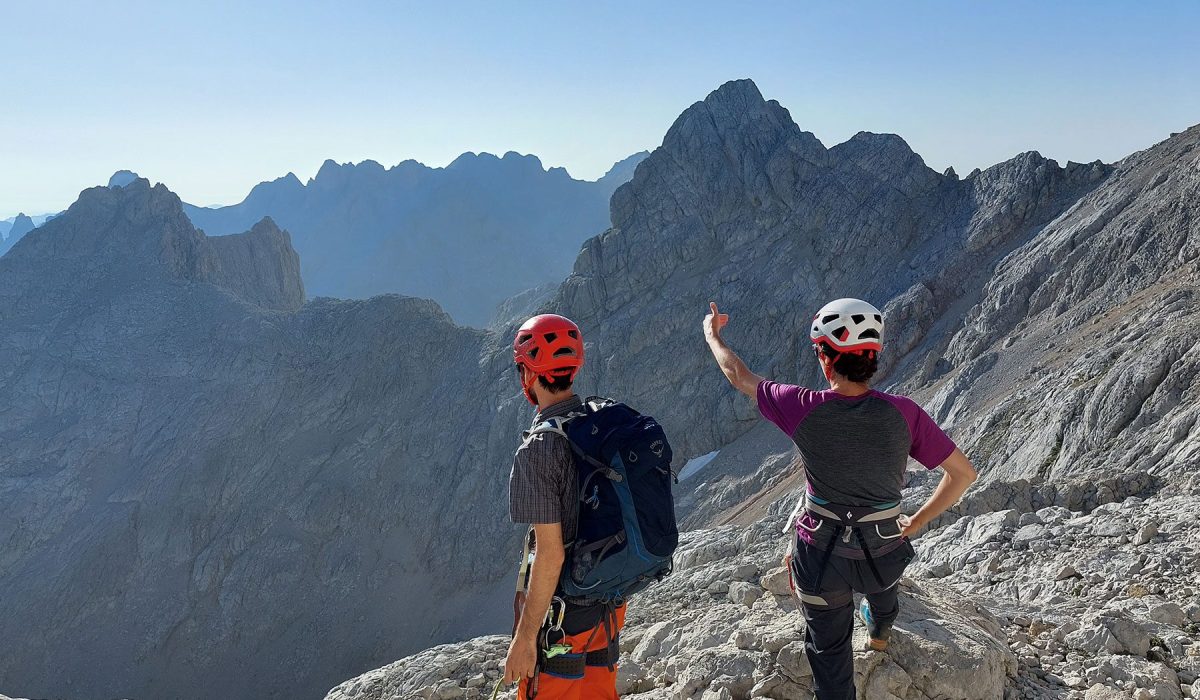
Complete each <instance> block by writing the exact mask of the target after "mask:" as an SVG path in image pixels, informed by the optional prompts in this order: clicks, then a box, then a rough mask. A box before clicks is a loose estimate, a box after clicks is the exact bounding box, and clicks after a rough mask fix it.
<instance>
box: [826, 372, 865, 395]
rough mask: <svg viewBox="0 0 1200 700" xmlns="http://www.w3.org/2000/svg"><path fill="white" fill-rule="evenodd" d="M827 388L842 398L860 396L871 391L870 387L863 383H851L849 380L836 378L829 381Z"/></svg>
mask: <svg viewBox="0 0 1200 700" xmlns="http://www.w3.org/2000/svg"><path fill="white" fill-rule="evenodd" d="M829 388H830V389H832V390H834V391H836V392H837V393H839V394H841V395H842V396H862V395H863V394H865V393H867V392H869V391H870V390H871V387H869V386H867V385H866V384H864V383H863V382H852V381H850V380H849V379H842V378H840V377H837V376H834V377H833V378H831V379H830V380H829Z"/></svg>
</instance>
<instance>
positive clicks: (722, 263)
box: [548, 81, 1112, 522]
mask: <svg viewBox="0 0 1200 700" xmlns="http://www.w3.org/2000/svg"><path fill="white" fill-rule="evenodd" d="M1111 171H1112V168H1110V167H1109V166H1104V165H1101V164H1092V165H1076V164H1070V165H1068V167H1065V168H1064V167H1060V166H1059V165H1058V164H1057V163H1055V162H1054V161H1051V160H1047V159H1045V158H1043V157H1041V156H1040V155H1038V154H1036V153H1024V154H1021V155H1019V156H1017V157H1015V158H1013V159H1012V160H1010V161H1007V162H1004V163H1001V164H999V165H996V166H994V167H992V168H989V169H988V170H986V171H984V172H982V173H980V174H978V175H976V176H974V177H972V178H969V179H967V180H958V179H957V178H952V177H947V176H944V175H940V174H938V173H936V172H934V171H933V170H931V169H930V168H928V167H927V166H925V164H924V163H923V162H922V161H921V159H920V157H919V156H917V155H916V154H915V153H913V152H912V151H911V149H909V148H908V146H907V145H906V144H905V143H904V141H903V140H902V139H900V138H899V137H897V136H894V135H885V134H868V133H860V134H858V135H856V136H855V137H853V138H852V139H850V141H848V142H846V143H844V144H840V145H838V146H835V147H833V148H828V149H827V148H826V147H825V146H823V145H822V144H821V143H820V142H819V141H818V140H817V139H816V138H815V137H814V136H813V135H812V134H810V133H807V132H804V131H802V130H801V129H800V128H799V127H798V126H797V125H796V124H795V123H794V122H793V121H792V119H791V117H790V115H789V114H788V112H787V110H786V109H784V108H783V107H781V106H780V105H779V104H778V103H776V102H774V101H767V100H764V99H763V98H762V96H761V95H760V94H759V92H758V89H757V88H756V87H755V86H754V84H753V83H751V82H750V81H734V82H731V83H727V84H725V85H723V86H721V88H719V89H718V90H716V91H714V92H713V93H712V94H711V95H709V96H708V98H707V99H705V100H704V101H703V102H699V103H696V104H695V105H693V106H692V107H690V108H688V109H687V110H686V111H685V112H684V113H683V114H682V115H681V116H680V117H679V119H678V120H677V121H676V122H675V124H674V125H673V126H672V127H671V129H670V131H668V133H667V135H666V137H665V138H664V140H663V144H662V146H661V147H660V148H658V149H656V150H655V151H654V152H653V153H651V155H650V157H649V158H647V159H646V160H645V161H644V162H642V163H641V165H640V166H639V167H638V169H637V172H636V173H635V175H634V177H633V179H632V180H631V181H630V182H629V183H628V184H626V185H624V186H622V187H621V188H619V189H618V190H617V191H616V193H615V194H614V195H613V199H612V223H613V228H612V229H610V230H609V231H607V232H605V233H603V234H601V235H600V236H598V237H596V238H594V239H592V240H590V241H588V242H587V243H586V244H585V246H584V249H583V252H582V253H581V254H580V257H579V259H578V261H577V262H576V265H575V272H574V274H573V275H572V276H571V277H569V278H568V279H567V280H566V281H565V282H564V283H563V285H562V287H561V288H560V291H559V295H558V298H557V299H556V300H555V301H554V303H553V304H551V305H548V306H550V307H553V308H554V309H556V310H558V311H559V312H562V313H566V314H567V315H569V316H571V317H572V318H574V319H575V320H576V321H578V322H579V323H580V324H581V325H582V327H583V328H585V329H587V332H588V337H589V338H590V339H591V340H590V343H591V345H590V347H589V353H590V355H589V356H590V357H592V358H597V359H595V360H593V361H592V362H591V363H590V364H589V366H588V369H587V370H586V372H585V379H584V381H585V382H594V383H595V386H598V387H601V388H603V390H604V391H606V392H608V393H613V394H617V395H620V396H622V397H624V398H626V399H627V400H628V401H630V402H631V403H632V404H633V405H635V406H637V407H639V409H641V410H644V411H647V412H650V413H653V414H654V415H656V416H659V417H660V418H661V420H662V421H663V422H664V425H665V426H666V427H667V429H668V433H669V434H670V435H671V438H672V444H673V445H674V446H675V447H676V452H677V454H679V455H680V456H681V457H683V458H690V457H695V456H698V455H702V454H706V453H708V452H710V451H712V450H714V449H717V448H720V447H722V446H725V445H728V444H731V443H733V442H734V441H735V440H737V439H738V438H739V437H741V436H743V435H745V434H747V432H748V431H749V430H750V429H751V427H752V426H754V425H755V424H756V423H757V421H758V418H757V414H756V411H755V410H754V407H753V405H752V404H751V403H750V402H749V401H747V400H745V399H744V398H742V397H741V396H740V395H737V394H736V393H735V392H733V390H732V389H730V388H729V386H728V385H727V383H726V382H725V379H724V378H723V377H722V376H721V375H720V373H719V372H717V371H715V369H714V367H713V365H712V359H711V357H709V355H708V352H707V349H706V348H705V347H704V344H703V342H702V341H701V340H700V335H699V323H700V319H701V318H702V316H703V314H704V313H705V311H706V309H707V303H708V301H709V300H716V301H717V302H719V303H720V305H721V308H722V310H723V311H726V312H728V313H729V314H730V315H731V319H732V320H731V321H730V325H729V326H728V328H727V330H726V337H727V339H728V340H729V342H730V343H731V344H732V345H733V347H734V348H736V349H737V350H738V352H739V353H740V354H741V355H742V356H743V357H744V358H745V359H746V361H747V363H748V364H749V365H750V366H751V367H752V368H753V369H755V371H757V372H759V373H760V374H764V375H766V376H768V377H772V378H775V379H778V380H782V381H790V382H797V383H802V384H809V385H811V386H818V385H819V384H820V382H821V381H823V380H821V379H820V378H819V375H818V374H817V371H816V363H815V362H814V360H813V358H812V352H811V350H810V349H809V341H808V334H807V328H808V322H809V320H810V319H811V315H812V313H813V312H814V311H815V310H816V309H817V308H819V307H820V306H821V305H822V304H823V303H824V302H825V301H827V300H828V299H830V298H835V297H838V296H855V297H861V298H865V299H868V300H873V301H874V302H875V303H877V304H878V305H879V306H881V307H884V306H886V311H887V313H888V317H889V318H894V319H895V322H894V323H892V325H891V326H890V328H891V329H892V330H889V331H888V333H889V335H888V343H889V346H888V347H889V349H888V350H887V352H885V355H884V358H885V359H884V374H883V375H882V376H881V381H882V383H883V386H887V385H889V383H891V384H895V383H900V382H903V383H902V384H900V385H901V386H902V387H903V388H905V389H906V390H911V391H914V392H915V393H916V394H917V396H918V398H923V400H925V401H927V402H928V401H930V397H932V396H933V395H934V394H935V393H936V391H937V389H938V388H939V387H941V386H942V385H943V384H944V383H945V381H946V379H945V377H944V375H946V373H947V372H949V371H950V370H952V369H955V368H956V367H955V365H954V364H953V362H952V361H951V360H942V356H943V354H944V352H945V350H944V348H945V345H946V343H947V342H948V340H949V339H950V338H951V337H952V336H953V335H954V334H955V332H956V331H957V330H959V329H960V328H961V327H962V323H963V317H964V315H966V314H967V312H968V311H969V310H970V309H971V308H972V307H973V305H975V304H976V303H978V302H979V301H980V300H981V299H982V298H983V295H984V289H985V286H986V284H987V283H988V280H989V279H990V277H991V276H992V274H993V273H994V271H995V270H996V267H997V265H999V264H1000V262H1001V261H1002V260H1005V259H1007V258H1009V257H1011V256H1012V255H1015V253H1014V252H1013V251H1014V250H1017V249H1018V248H1020V247H1021V246H1023V245H1026V244H1029V245H1032V243H1031V241H1037V240H1041V238H1040V237H1041V236H1043V235H1044V230H1045V227H1046V225H1047V224H1048V223H1049V222H1051V221H1053V220H1054V219H1055V217H1058V216H1060V215H1063V213H1064V212H1065V211H1067V210H1068V209H1070V208H1071V207H1072V206H1073V205H1074V204H1075V203H1076V202H1077V201H1079V198H1080V197H1081V196H1083V195H1084V194H1086V193H1088V192H1090V191H1092V190H1094V189H1095V188H1097V187H1098V186H1100V185H1101V183H1104V182H1106V181H1107V180H1108V179H1109V178H1110V177H1111V175H1110V172H1111ZM948 357H951V358H953V357H955V356H954V355H952V354H951V355H950V356H948ZM1018 361H1019V360H1018ZM1030 363H1032V360H1030V359H1029V358H1028V357H1026V365H1025V366H1026V367H1027V366H1028V364H1030ZM964 371H965V370H963V369H961V368H960V369H958V371H957V372H955V375H956V376H957V375H958V374H963V372H964ZM981 371H982V370H981V369H979V370H973V371H972V372H971V373H970V374H969V375H965V374H964V376H963V379H962V380H960V381H963V382H966V381H968V377H975V376H976V375H977V374H978V373H979V372H981ZM965 410H970V409H969V408H966V409H965ZM973 415H975V416H976V417H979V416H985V415H988V413H987V412H979V413H978V414H973ZM942 417H949V418H953V415H949V416H946V415H943V416H942ZM950 422H951V423H953V421H952V420H951V421H950ZM957 435H958V433H956V436H957ZM962 437H963V438H969V434H968V432H967V431H966V430H964V431H962ZM979 439H982V436H981V437H980V438H979ZM1013 441H1014V444H1015V442H1016V436H1015V435H1014V436H1013ZM963 442H964V446H968V447H969V446H970V445H971V440H970V439H964V440H963ZM768 457H769V455H767V454H763V455H761V459H759V460H758V462H759V464H760V465H761V464H762V463H765V462H766V461H767V460H768ZM1043 458H1044V455H1043ZM753 466H758V465H754V464H753V463H752V462H746V461H743V462H741V463H740V464H739V465H737V466H736V467H733V468H735V469H738V470H741V471H743V472H744V471H745V470H746V469H748V468H751V467H753ZM706 472H708V473H709V474H710V478H708V479H706V481H707V483H708V485H709V486H710V488H709V489H708V492H709V493H708V494H707V495H706V496H704V497H702V498H698V499H697V500H696V502H695V506H694V508H696V510H695V511H693V512H695V513H697V516H696V517H699V518H702V519H703V518H707V520H706V522H712V521H714V520H713V519H714V518H718V516H719V515H720V514H721V513H724V512H726V511H727V509H728V504H729V502H730V501H732V500H740V498H734V497H733V496H732V494H726V493H724V492H722V490H721V489H720V488H711V487H713V485H714V483H715V482H714V479H720V476H721V468H718V469H717V470H713V469H712V468H711V467H709V468H706ZM772 473H776V472H775V471H774V470H773V469H771V468H768V469H762V470H759V473H757V474H756V475H755V476H753V477H752V478H750V479H749V480H747V479H745V478H744V476H739V477H737V478H736V480H737V482H738V483H737V484H736V485H734V484H730V486H731V488H736V489H737V493H738V494H739V496H740V497H743V498H744V497H745V496H746V495H747V494H748V493H754V492H755V491H757V490H759V489H763V488H766V487H767V486H768V482H769V480H770V475H771V474H772Z"/></svg>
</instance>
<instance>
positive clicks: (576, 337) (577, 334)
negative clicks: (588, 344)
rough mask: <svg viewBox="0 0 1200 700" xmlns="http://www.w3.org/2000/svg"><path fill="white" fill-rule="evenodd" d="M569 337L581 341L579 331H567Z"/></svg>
mask: <svg viewBox="0 0 1200 700" xmlns="http://www.w3.org/2000/svg"><path fill="white" fill-rule="evenodd" d="M567 335H569V336H571V337H572V338H574V339H576V340H579V331H567Z"/></svg>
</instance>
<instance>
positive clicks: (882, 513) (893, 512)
mask: <svg viewBox="0 0 1200 700" xmlns="http://www.w3.org/2000/svg"><path fill="white" fill-rule="evenodd" d="M801 510H803V511H804V515H802V516H801V517H800V518H799V519H797V520H796V524H797V525H798V526H799V527H802V528H804V529H805V530H806V531H807V532H809V533H811V534H814V535H815V534H816V533H817V532H818V531H819V530H820V529H821V528H822V527H824V526H825V524H826V523H830V526H831V527H834V528H836V530H835V531H834V532H833V535H832V536H831V537H830V538H829V544H827V545H826V546H825V550H824V552H822V555H821V564H820V568H819V569H818V571H817V580H816V582H815V583H814V584H813V591H814V593H818V594H819V593H820V592H821V583H822V582H823V581H824V580H825V569H826V568H827V567H828V566H829V559H830V557H832V556H833V550H834V548H835V547H837V546H838V541H839V540H840V541H841V543H842V545H849V544H850V537H851V536H852V535H853V536H854V537H855V539H856V540H857V543H858V549H859V550H860V551H861V552H862V554H863V557H864V558H865V559H866V560H867V566H869V567H870V568H871V573H872V574H873V575H874V576H875V580H876V581H878V582H879V585H880V586H882V587H884V588H887V587H888V583H887V582H886V581H884V580H883V576H881V575H880V573H879V568H878V567H877V566H876V565H875V556H874V555H872V553H871V548H870V547H868V546H867V540H866V537H865V536H864V535H863V532H862V529H863V528H864V527H869V526H872V525H873V526H874V527H875V534H876V535H877V536H878V537H879V538H880V539H884V540H893V541H894V543H889V544H887V545H885V546H884V547H882V548H880V549H879V550H877V551H876V552H875V554H877V555H878V554H886V553H888V552H890V551H892V550H893V549H895V548H896V547H899V546H900V545H901V544H903V542H904V540H903V537H902V535H901V534H900V532H899V529H900V528H899V523H898V522H897V533H896V534H895V535H885V534H883V531H882V530H880V529H879V526H880V524H881V523H885V522H888V521H897V519H898V518H899V517H900V504H899V503H897V504H895V505H894V506H890V507H887V508H883V509H879V508H874V507H871V506H845V505H838V504H836V503H825V504H820V503H816V502H814V501H813V499H812V498H809V497H808V495H806V496H805V498H804V500H803V501H802V504H801V506H798V507H797V509H796V511H795V512H796V513H799V512H800V511H801ZM809 521H812V522H815V523H816V524H815V525H810V524H809ZM789 568H790V567H789Z"/></svg>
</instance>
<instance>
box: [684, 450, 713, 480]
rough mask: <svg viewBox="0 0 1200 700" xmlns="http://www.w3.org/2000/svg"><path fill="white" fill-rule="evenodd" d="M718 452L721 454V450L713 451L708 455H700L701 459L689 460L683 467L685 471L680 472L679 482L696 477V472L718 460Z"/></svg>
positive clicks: (693, 458)
mask: <svg viewBox="0 0 1200 700" xmlns="http://www.w3.org/2000/svg"><path fill="white" fill-rule="evenodd" d="M718 452H720V450H713V451H712V452H709V453H708V454H706V455H700V456H699V457H692V458H691V459H689V460H688V461H687V463H686V464H684V465H683V469H681V470H680V471H679V480H680V481H683V480H684V479H686V478H688V477H689V476H692V475H694V474H695V473H696V472H698V471H700V470H701V469H703V468H705V467H706V466H708V463H709V462H711V461H713V460H714V459H716V457H717V453H718Z"/></svg>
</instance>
